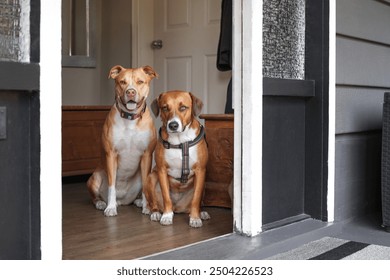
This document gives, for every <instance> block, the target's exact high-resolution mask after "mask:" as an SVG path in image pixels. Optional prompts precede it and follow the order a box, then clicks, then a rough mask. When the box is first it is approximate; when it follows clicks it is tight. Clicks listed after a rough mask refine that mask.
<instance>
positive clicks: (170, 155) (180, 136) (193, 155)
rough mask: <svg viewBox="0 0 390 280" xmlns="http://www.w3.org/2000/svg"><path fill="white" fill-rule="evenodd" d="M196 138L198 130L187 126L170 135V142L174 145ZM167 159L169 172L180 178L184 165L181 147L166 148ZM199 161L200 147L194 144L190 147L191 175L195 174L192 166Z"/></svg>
mask: <svg viewBox="0 0 390 280" xmlns="http://www.w3.org/2000/svg"><path fill="white" fill-rule="evenodd" d="M195 138H196V131H195V130H194V129H192V128H186V129H185V130H184V131H183V132H181V133H172V134H170V135H169V138H168V142H169V143H171V144H173V145H178V144H180V143H184V142H188V141H192V140H194V139H195ZM165 159H166V161H167V162H169V169H168V174H169V175H170V176H172V177H174V178H180V177H181V172H182V166H183V156H182V150H181V149H172V148H171V149H165ZM197 161H198V148H197V146H196V145H195V146H192V147H190V148H189V169H190V174H189V177H191V176H193V173H194V172H193V171H192V166H193V165H194V164H195V163H196V162H197Z"/></svg>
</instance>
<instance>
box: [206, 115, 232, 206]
mask: <svg viewBox="0 0 390 280" xmlns="http://www.w3.org/2000/svg"><path fill="white" fill-rule="evenodd" d="M200 118H201V119H204V120H205V132H206V140H207V143H208V150H209V161H208V163H207V172H206V188H205V196H204V199H203V203H204V205H205V206H219V207H229V208H230V207H232V200H231V195H232V192H233V184H232V180H233V152H234V149H233V148H234V141H233V140H234V116H233V115H214V114H209V115H206V114H204V115H201V116H200Z"/></svg>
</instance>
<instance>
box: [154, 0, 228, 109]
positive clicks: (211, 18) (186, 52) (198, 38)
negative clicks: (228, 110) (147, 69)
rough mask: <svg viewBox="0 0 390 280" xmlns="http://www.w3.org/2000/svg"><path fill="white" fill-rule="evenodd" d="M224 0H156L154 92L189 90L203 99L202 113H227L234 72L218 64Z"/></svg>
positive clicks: (156, 93)
mask: <svg viewBox="0 0 390 280" xmlns="http://www.w3.org/2000/svg"><path fill="white" fill-rule="evenodd" d="M220 17H221V0H155V1H154V40H161V41H162V47H161V48H155V49H154V65H153V67H154V68H155V70H156V71H157V73H159V75H160V79H158V80H155V81H154V92H155V95H156V96H157V95H158V94H159V93H161V92H164V91H167V90H177V89H179V90H186V91H191V92H192V93H193V94H195V95H196V96H198V97H199V98H201V99H202V100H203V103H204V107H203V111H202V113H209V114H211V113H212V114H223V113H224V109H225V102H226V90H227V86H228V83H229V79H230V77H231V72H230V71H228V72H220V71H218V69H217V68H216V59H217V49H218V40H219V32H220Z"/></svg>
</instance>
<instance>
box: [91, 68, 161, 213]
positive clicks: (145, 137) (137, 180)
mask: <svg viewBox="0 0 390 280" xmlns="http://www.w3.org/2000/svg"><path fill="white" fill-rule="evenodd" d="M157 76H158V75H157V73H156V72H155V71H154V70H153V68H152V67H150V66H144V67H141V68H136V69H126V68H123V67H122V66H119V65H118V66H114V67H113V68H112V69H111V70H110V73H109V78H112V79H114V80H115V104H114V105H113V106H112V107H111V110H110V112H109V113H108V116H107V118H106V120H105V123H104V125H103V133H102V144H103V150H104V151H103V160H102V164H101V166H99V167H97V168H96V170H95V171H94V173H93V174H92V175H91V177H90V178H89V180H88V182H87V187H88V190H89V193H90V195H91V198H92V201H93V203H94V204H95V207H96V208H97V209H99V210H104V215H105V216H116V215H117V206H118V205H128V204H131V203H133V202H134V201H135V199H136V198H137V196H138V195H139V194H140V192H141V189H142V186H143V185H145V183H146V180H147V177H148V174H149V173H150V171H151V165H152V154H153V151H154V148H155V146H156V142H157V135H156V129H155V127H154V124H153V119H152V116H151V114H150V111H149V109H148V107H147V104H146V99H147V97H148V94H149V88H150V82H151V80H152V79H153V78H155V77H157ZM138 206H140V205H138Z"/></svg>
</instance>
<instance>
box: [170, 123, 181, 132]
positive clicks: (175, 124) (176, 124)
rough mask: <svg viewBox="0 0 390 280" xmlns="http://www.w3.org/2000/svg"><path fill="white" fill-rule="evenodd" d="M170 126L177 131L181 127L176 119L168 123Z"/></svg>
mask: <svg viewBox="0 0 390 280" xmlns="http://www.w3.org/2000/svg"><path fill="white" fill-rule="evenodd" d="M168 127H169V129H170V130H172V131H176V130H177V129H178V128H179V123H178V122H176V121H173V122H170V123H169V124H168Z"/></svg>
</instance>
